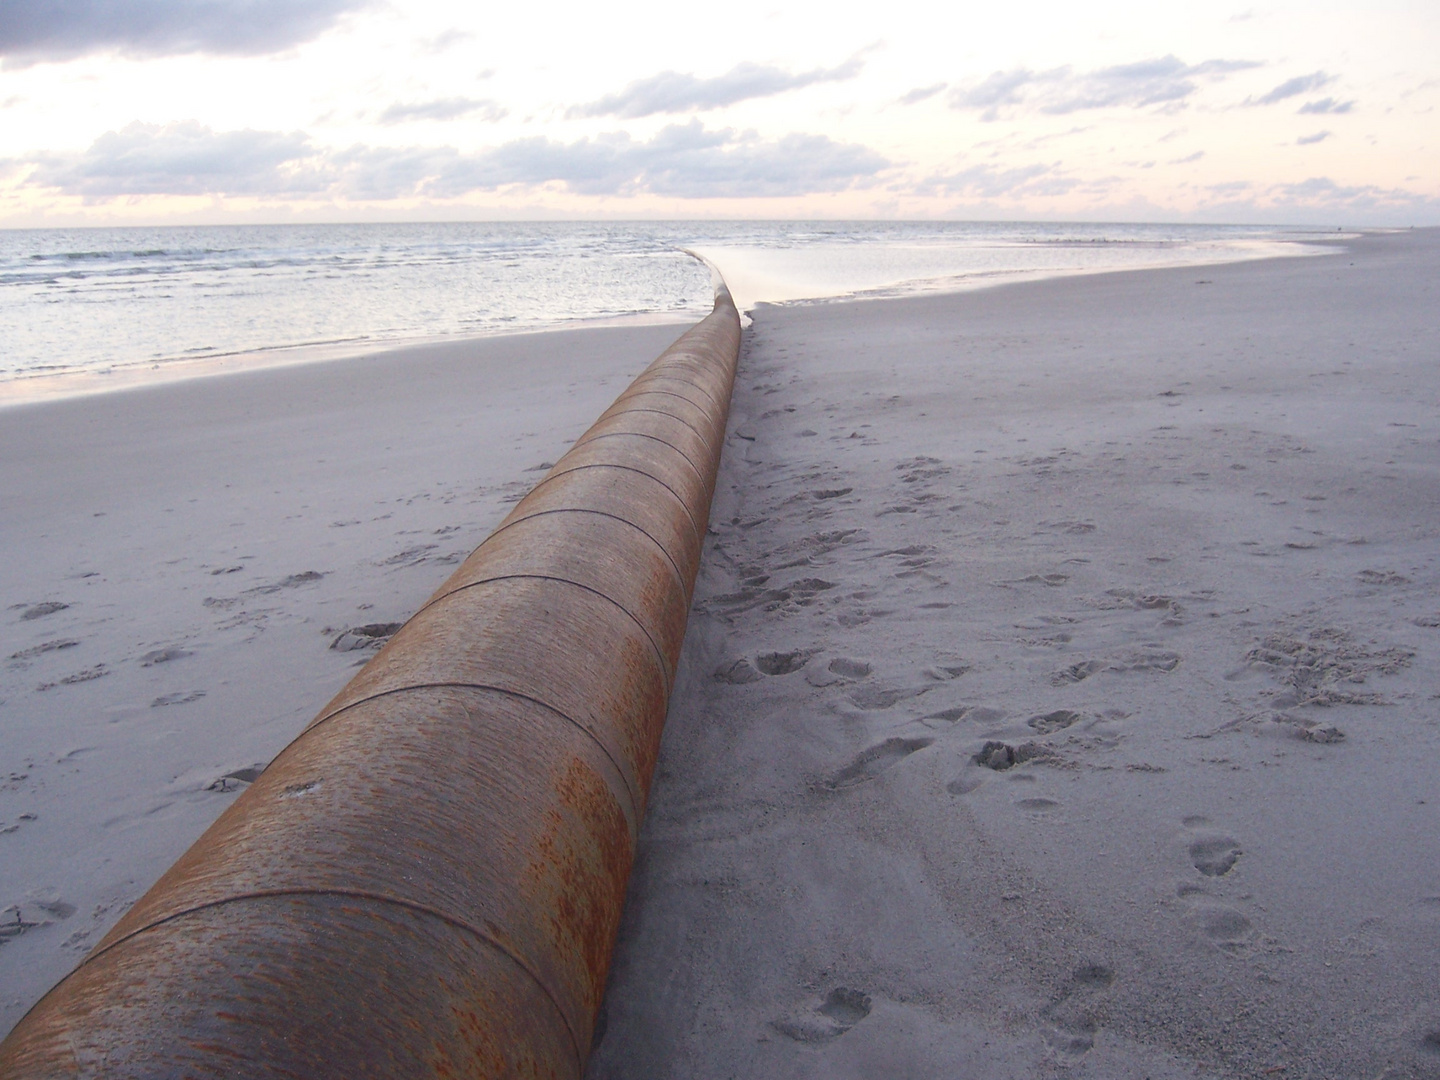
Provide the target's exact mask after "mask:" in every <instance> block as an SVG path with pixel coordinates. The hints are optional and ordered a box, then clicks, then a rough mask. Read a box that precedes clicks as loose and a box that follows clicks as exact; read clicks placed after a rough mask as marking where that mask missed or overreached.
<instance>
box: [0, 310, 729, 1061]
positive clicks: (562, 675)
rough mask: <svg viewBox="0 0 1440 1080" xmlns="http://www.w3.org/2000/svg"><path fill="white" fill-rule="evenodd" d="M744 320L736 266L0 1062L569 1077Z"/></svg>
mask: <svg viewBox="0 0 1440 1080" xmlns="http://www.w3.org/2000/svg"><path fill="white" fill-rule="evenodd" d="M739 343H740V322H739V317H738V315H737V313H736V310H735V306H734V304H733V303H732V302H731V300H730V296H729V293H728V292H726V291H725V290H724V287H723V286H721V287H720V288H719V289H717V295H716V303H715V309H714V311H713V312H712V313H711V314H710V315H709V316H708V317H706V318H705V319H704V320H703V321H701V322H700V323H699V324H697V325H696V326H695V327H693V328H692V329H690V330H689V331H687V332H686V333H685V334H684V335H683V336H682V337H680V339H679V340H677V341H676V342H675V344H673V345H672V346H671V347H670V348H669V349H667V350H666V351H665V353H664V354H662V355H661V356H660V357H659V359H657V360H656V361H655V362H654V363H653V364H651V365H650V367H649V368H647V369H646V370H645V372H644V373H642V374H641V375H640V376H639V377H638V378H637V379H636V380H635V381H634V382H633V383H632V384H631V385H630V386H629V387H628V388H627V389H626V390H625V392H624V393H622V394H621V395H620V397H619V398H618V399H616V401H615V403H614V404H613V405H611V406H610V408H609V409H607V410H606V411H605V413H604V414H603V415H602V416H601V417H600V419H599V420H597V421H596V422H595V424H594V426H592V427H591V428H590V430H588V431H587V432H586V433H585V434H584V435H582V436H581V437H580V439H579V441H577V442H576V443H575V444H574V446H573V447H571V449H570V451H569V452H568V453H566V454H565V456H564V457H562V458H561V459H560V461H559V462H558V463H557V464H556V465H555V466H554V468H552V469H551V470H550V472H549V473H547V474H546V476H545V477H544V479H542V480H541V481H540V483H539V484H537V485H536V487H535V488H534V490H532V491H531V492H530V494H529V495H528V496H526V498H525V499H523V500H522V501H521V502H520V503H518V504H517V505H516V506H515V508H514V509H513V510H512V511H511V513H510V515H509V516H508V517H506V518H505V520H504V521H503V522H501V524H500V526H499V527H498V528H497V529H496V530H495V531H494V532H493V533H492V534H491V535H490V536H489V538H487V539H486V540H485V542H484V543H483V544H481V545H480V547H479V548H477V549H476V550H475V552H474V553H473V554H472V555H471V556H470V557H469V558H468V559H467V560H466V561H465V562H464V563H463V564H462V565H461V566H460V567H459V569H457V570H456V571H455V573H454V574H453V575H452V576H451V577H450V579H449V580H448V581H446V582H445V584H444V585H442V586H441V587H440V589H439V591H437V592H436V593H435V595H434V596H432V597H430V599H429V600H428V601H426V603H425V605H424V606H423V607H422V608H421V609H420V611H419V612H418V613H416V615H415V616H414V617H413V618H411V619H410V621H409V622H408V623H406V624H405V626H404V627H403V628H402V629H401V630H400V631H399V632H398V633H397V634H396V635H395V636H394V637H393V638H392V639H391V641H390V642H389V644H388V645H386V646H385V648H383V649H382V650H381V651H380V652H379V653H378V654H377V655H376V656H375V657H374V659H372V660H371V661H370V662H369V663H368V664H367V665H366V666H365V667H364V668H363V669H361V671H360V672H359V674H357V675H356V676H355V678H354V679H352V680H351V681H350V683H349V684H348V685H346V686H345V688H344V689H343V690H341V691H340V693H339V694H337V695H336V696H335V698H334V699H333V700H332V701H331V702H330V703H329V704H328V705H326V706H325V707H324V708H323V709H322V710H321V711H320V715H319V716H317V717H316V718H315V719H314V720H313V721H312V722H311V723H310V724H309V725H308V726H307V727H306V728H305V729H304V730H303V731H302V732H301V733H300V735H299V736H298V737H297V738H296V739H295V741H294V742H292V743H291V744H290V745H289V746H287V747H286V748H285V749H284V750H283V751H282V752H281V753H280V755H279V756H278V757H276V758H275V760H274V761H273V762H271V763H270V766H269V767H268V768H267V769H265V771H264V772H263V773H262V774H261V775H260V776H259V778H258V779H257V780H256V781H255V782H254V784H253V785H251V787H250V788H249V789H248V790H247V791H245V792H244V793H243V794H242V795H241V796H240V797H239V798H238V799H236V801H235V802H234V804H233V805H231V806H230V807H229V808H228V809H227V810H226V811H225V812H224V813H223V814H221V815H220V817H219V818H218V819H217V820H216V821H215V823H214V824H213V825H212V826H211V827H210V828H209V829H208V830H207V831H206V832H205V833H204V835H202V836H201V837H200V839H199V840H197V841H196V842H195V844H194V845H193V846H192V847H191V848H190V849H189V850H188V851H187V852H185V854H184V855H182V856H181V857H180V859H179V861H177V862H176V863H175V865H174V866H172V867H171V868H170V869H169V870H168V871H166V873H165V874H164V876H163V877H161V878H160V880H159V881H158V882H157V883H156V884H155V886H154V887H153V888H152V889H150V891H149V892H147V893H146V894H145V895H144V896H143V897H141V898H140V900H139V901H138V902H137V903H136V904H135V906H134V907H132V908H131V909H130V910H129V912H127V913H126V915H125V916H124V917H123V918H122V919H121V920H120V921H119V922H118V923H117V924H116V925H115V927H114V928H113V929H112V930H111V931H110V932H109V933H108V934H107V935H106V936H105V937H104V938H103V939H102V940H101V941H100V942H99V943H98V944H97V945H96V946H95V948H94V949H93V950H92V951H91V952H90V953H89V955H88V956H86V958H85V959H84V960H83V961H82V962H81V964H80V966H79V967H78V968H76V969H75V971H73V972H72V973H71V974H70V975H69V976H68V977H66V978H65V979H64V980H63V981H61V982H60V984H59V985H57V986H56V987H55V988H54V989H53V990H51V991H50V993H49V994H47V995H46V996H45V997H44V998H43V999H41V1001H40V1002H39V1003H38V1004H37V1005H36V1006H35V1007H34V1008H33V1009H31V1010H30V1012H29V1013H28V1014H27V1015H26V1016H25V1018H24V1019H22V1020H21V1021H20V1023H19V1024H18V1025H17V1026H16V1028H15V1029H14V1031H12V1032H11V1033H10V1035H9V1037H8V1038H6V1039H5V1041H4V1042H3V1043H0V1076H3V1077H4V1078H6V1080H39V1078H41V1077H44V1078H46V1080H54V1078H59V1077H91V1076H104V1077H107V1078H122V1077H146V1078H158V1077H247V1078H272V1077H274V1078H279V1077H285V1078H311V1077H337V1078H339V1077H344V1078H346V1080H353V1078H357V1077H405V1078H407V1080H417V1078H423V1077H462V1076H463V1077H485V1078H490V1077H527V1078H542V1077H579V1076H580V1075H581V1072H582V1071H583V1069H584V1065H585V1059H586V1057H587V1055H588V1053H589V1050H590V1047H591V1041H592V1037H593V1030H594V1025H595V1016H596V1012H597V1010H598V1009H599V1006H600V1001H601V996H602V994H603V992H604V989H605V980H606V975H607V972H608V968H609V964H610V954H611V950H612V948H613V946H614V942H615V935H616V932H617V930H618V927H619V923H620V911H621V905H622V903H623V901H624V897H625V887H626V882H627V880H628V878H629V874H630V866H631V861H632V859H633V856H634V851H635V844H636V837H637V834H638V830H639V825H640V820H641V817H642V816H643V814H644V812H645V798H646V794H647V792H648V790H649V786H650V777H651V774H652V772H653V771H654V767H655V759H656V755H657V753H658V750H659V744H660V732H661V728H662V726H663V724H664V720H665V710H666V705H667V702H668V700H669V694H670V687H671V683H672V680H673V678H674V675H675V667H676V664H677V662H678V660H679V656H680V645H681V639H682V638H683V636H684V633H685V618H686V614H687V612H688V610H689V604H690V596H691V592H692V589H693V588H694V583H695V575H696V572H697V570H698V569H699V561H700V548H701V541H702V538H703V536H704V533H705V527H706V521H707V519H708V517H709V512H710V498H711V495H712V494H713V491H714V485H715V475H716V470H717V468H718V466H719V459H720V447H721V443H722V440H723V438H724V434H725V421H726V414H727V411H728V409H729V402H730V393H731V388H732V385H733V382H734V378H735V363H736V357H737V354H738V351H739Z"/></svg>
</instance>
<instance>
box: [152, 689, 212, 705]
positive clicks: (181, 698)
mask: <svg viewBox="0 0 1440 1080" xmlns="http://www.w3.org/2000/svg"><path fill="white" fill-rule="evenodd" d="M204 696H205V691H204V690H191V691H190V692H189V693H186V692H185V691H183V690H178V691H176V692H175V693H173V694H163V695H161V696H160V697H157V698H156V699H155V700H154V701H152V702H150V707H151V708H152V709H163V708H164V707H165V706H166V705H189V704H190V703H191V702H192V701H199V700H200V699H201V698H203V697H204Z"/></svg>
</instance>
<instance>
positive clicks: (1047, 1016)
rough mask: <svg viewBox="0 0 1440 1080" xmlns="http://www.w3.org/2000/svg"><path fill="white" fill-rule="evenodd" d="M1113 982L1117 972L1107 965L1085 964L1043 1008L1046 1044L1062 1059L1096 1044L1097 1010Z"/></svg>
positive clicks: (1087, 1051)
mask: <svg viewBox="0 0 1440 1080" xmlns="http://www.w3.org/2000/svg"><path fill="white" fill-rule="evenodd" d="M1114 982H1115V971H1114V969H1113V968H1111V967H1109V966H1108V965H1106V964H1093V963H1092V964H1083V965H1081V966H1080V967H1078V968H1076V969H1075V971H1074V972H1073V973H1072V974H1071V976H1070V978H1069V979H1068V980H1067V981H1066V983H1065V985H1064V986H1063V987H1062V988H1061V990H1060V992H1059V993H1058V994H1057V995H1056V996H1055V997H1054V998H1053V999H1052V1000H1051V1002H1050V1004H1049V1005H1047V1006H1046V1007H1045V1008H1044V1009H1043V1010H1042V1011H1041V1013H1040V1016H1041V1019H1042V1020H1043V1021H1044V1022H1045V1030H1044V1037H1045V1043H1046V1045H1047V1046H1048V1047H1049V1048H1050V1050H1051V1051H1052V1052H1054V1053H1055V1054H1056V1055H1057V1056H1058V1057H1059V1058H1061V1059H1062V1060H1068V1061H1074V1060H1075V1059H1077V1058H1080V1057H1083V1056H1084V1055H1085V1054H1087V1053H1089V1052H1090V1050H1091V1049H1092V1048H1093V1047H1094V1046H1095V1036H1096V1034H1097V1033H1098V1032H1099V1030H1100V1024H1099V1022H1098V1021H1097V1019H1096V1013H1097V1012H1098V1009H1099V1006H1100V1004H1101V1002H1102V1001H1103V1000H1104V998H1105V995H1106V994H1107V992H1108V991H1109V989H1110V987H1111V986H1112V985H1113V984H1114Z"/></svg>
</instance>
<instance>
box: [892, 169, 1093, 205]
mask: <svg viewBox="0 0 1440 1080" xmlns="http://www.w3.org/2000/svg"><path fill="white" fill-rule="evenodd" d="M1077 186H1079V182H1078V181H1076V180H1073V179H1071V178H1069V177H1065V176H1061V175H1060V174H1059V172H1058V170H1057V168H1056V167H1055V166H1053V165H1041V164H1032V165H1020V166H1017V167H1014V168H1009V169H1005V168H997V167H996V166H994V165H972V166H971V167H970V168H968V169H961V170H959V171H958V172H952V173H943V174H937V175H935V176H931V177H930V178H929V179H927V180H925V181H924V182H923V183H921V184H920V185H919V191H920V192H921V193H924V194H929V195H952V196H953V195H968V196H971V197H978V198H985V199H993V198H997V197H999V196H1002V195H1003V196H1007V197H1009V198H1021V197H1024V196H1040V197H1044V196H1048V195H1063V194H1065V193H1067V192H1069V191H1072V190H1074V189H1075V188H1076V187H1077Z"/></svg>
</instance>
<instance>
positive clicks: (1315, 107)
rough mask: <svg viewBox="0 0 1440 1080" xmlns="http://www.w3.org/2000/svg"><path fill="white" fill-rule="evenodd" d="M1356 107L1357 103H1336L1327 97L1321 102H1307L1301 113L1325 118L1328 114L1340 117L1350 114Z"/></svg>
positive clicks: (1301, 107)
mask: <svg viewBox="0 0 1440 1080" xmlns="http://www.w3.org/2000/svg"><path fill="white" fill-rule="evenodd" d="M1354 107H1355V102H1353V101H1336V100H1335V99H1334V98H1332V97H1326V98H1321V99H1320V100H1319V101H1307V102H1306V103H1305V104H1304V105H1301V106H1300V112H1301V113H1302V114H1305V113H1309V114H1311V115H1317V116H1323V115H1325V114H1327V113H1328V114H1331V115H1335V116H1338V115H1339V114H1341V113H1348V112H1349V111H1350V110H1351V109H1353V108H1354Z"/></svg>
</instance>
